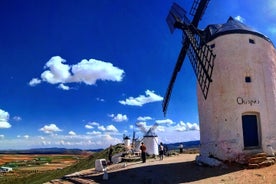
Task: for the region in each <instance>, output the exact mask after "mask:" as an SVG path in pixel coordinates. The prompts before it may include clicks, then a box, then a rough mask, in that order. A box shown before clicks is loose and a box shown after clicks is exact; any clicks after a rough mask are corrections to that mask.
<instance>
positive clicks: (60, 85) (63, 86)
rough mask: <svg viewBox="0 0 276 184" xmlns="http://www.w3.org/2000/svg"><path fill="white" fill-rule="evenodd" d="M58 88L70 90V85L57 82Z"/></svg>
mask: <svg viewBox="0 0 276 184" xmlns="http://www.w3.org/2000/svg"><path fill="white" fill-rule="evenodd" d="M58 88H59V89H62V90H64V91H68V90H70V87H69V86H66V85H64V84H59V85H58Z"/></svg>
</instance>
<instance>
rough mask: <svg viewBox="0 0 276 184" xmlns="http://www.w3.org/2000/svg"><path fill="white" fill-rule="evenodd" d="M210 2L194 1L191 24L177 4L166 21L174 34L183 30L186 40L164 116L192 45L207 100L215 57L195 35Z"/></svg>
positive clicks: (165, 101)
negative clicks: (178, 30)
mask: <svg viewBox="0 0 276 184" xmlns="http://www.w3.org/2000/svg"><path fill="white" fill-rule="evenodd" d="M209 1H210V0H201V1H199V0H195V1H194V4H193V6H192V10H191V12H192V13H191V14H192V15H194V18H193V20H192V22H191V23H190V22H189V19H188V18H187V17H186V11H185V10H184V9H183V8H181V7H180V6H179V5H177V4H176V3H174V4H173V5H172V7H171V10H170V12H169V15H168V17H167V19H166V20H167V23H168V25H169V28H170V31H171V32H173V31H174V29H175V28H179V29H182V30H183V32H184V34H185V38H184V40H183V46H182V49H181V51H180V54H179V56H178V59H177V62H176V65H175V67H174V71H173V74H172V77H171V80H170V83H169V86H168V88H167V91H166V95H165V97H164V100H163V104H162V106H163V112H164V115H165V114H166V112H167V108H168V104H169V100H170V97H171V93H172V89H173V85H174V82H175V80H176V77H177V74H178V72H179V71H180V69H181V67H182V64H183V62H184V59H185V56H186V54H187V50H188V49H189V47H190V44H191V46H192V49H193V50H192V51H189V53H190V54H189V55H190V59H191V58H192V59H191V63H192V65H193V68H194V71H195V73H196V76H197V79H198V81H199V84H200V87H201V89H202V91H203V95H204V98H207V94H208V89H209V85H210V82H211V81H212V80H211V75H212V69H213V60H214V59H213V58H214V55H213V54H212V52H210V51H211V49H210V48H209V46H207V45H204V46H203V47H201V46H200V44H201V41H200V40H198V39H197V38H194V34H197V33H196V30H197V29H196V27H197V26H198V23H199V20H200V19H201V18H202V16H203V14H204V12H205V9H206V7H207V5H208V3H209ZM197 35H199V34H197ZM199 38H200V37H199ZM202 48H204V49H206V48H207V49H206V50H203V51H202V50H201V49H202ZM189 50H190V49H189ZM209 55H212V56H211V58H209ZM206 58H209V59H206ZM201 59H203V61H201ZM209 60H211V61H209ZM206 61H207V62H206ZM209 63H211V64H209ZM206 79H207V80H206Z"/></svg>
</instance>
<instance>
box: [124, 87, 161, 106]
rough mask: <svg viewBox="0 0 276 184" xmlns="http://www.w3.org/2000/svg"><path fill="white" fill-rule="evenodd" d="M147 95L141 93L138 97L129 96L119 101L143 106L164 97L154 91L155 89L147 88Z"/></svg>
mask: <svg viewBox="0 0 276 184" xmlns="http://www.w3.org/2000/svg"><path fill="white" fill-rule="evenodd" d="M145 93H146V96H144V95H140V96H138V97H135V98H134V97H129V98H127V99H125V100H120V101H119V103H120V104H123V105H131V106H143V105H144V104H147V103H151V102H158V101H162V100H163V97H161V96H159V95H157V94H155V93H154V91H150V90H146V91H145Z"/></svg>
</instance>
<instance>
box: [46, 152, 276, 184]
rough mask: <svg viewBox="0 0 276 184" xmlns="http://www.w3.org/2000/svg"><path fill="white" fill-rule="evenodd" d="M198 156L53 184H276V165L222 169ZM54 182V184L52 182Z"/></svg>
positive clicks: (136, 164)
mask: <svg viewBox="0 0 276 184" xmlns="http://www.w3.org/2000/svg"><path fill="white" fill-rule="evenodd" d="M195 156H196V155H195V154H181V155H178V156H172V157H165V158H164V160H162V161H160V160H158V159H150V160H147V162H146V163H141V162H133V163H127V165H126V166H125V164H124V163H120V164H114V165H112V166H109V168H108V178H109V179H108V180H103V173H97V172H96V171H95V170H94V169H90V170H85V171H81V172H78V173H74V174H72V175H70V177H67V179H66V180H55V181H52V182H51V183H62V184H71V183H80V184H84V183H87V184H88V183H91V184H93V183H132V184H136V183H137V184H143V183H145V184H148V183H149V184H160V183H161V184H163V183H164V184H166V183H168V184H171V183H202V184H213V183H221V184H222V183H223V184H247V183H253V184H255V183H256V184H258V183H260V184H263V183H266V184H269V183H270V184H276V165H273V166H270V167H266V168H262V169H244V168H243V167H238V166H224V167H219V168H211V167H200V166H198V165H196V163H195V162H194V160H195ZM49 183H50V182H49Z"/></svg>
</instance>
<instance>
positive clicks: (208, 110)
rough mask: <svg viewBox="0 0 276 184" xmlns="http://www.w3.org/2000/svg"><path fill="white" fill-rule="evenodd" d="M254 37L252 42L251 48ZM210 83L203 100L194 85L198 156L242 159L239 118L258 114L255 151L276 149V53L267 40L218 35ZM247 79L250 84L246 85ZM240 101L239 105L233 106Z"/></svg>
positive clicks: (242, 150)
mask: <svg viewBox="0 0 276 184" xmlns="http://www.w3.org/2000/svg"><path fill="white" fill-rule="evenodd" d="M249 39H253V40H254V41H255V44H250V43H249ZM211 44H215V48H214V49H213V50H214V53H215V54H216V59H215V64H214V70H213V76H212V79H213V82H212V83H211V85H210V88H209V94H208V97H207V100H205V99H204V98H203V95H202V93H201V90H200V88H199V87H198V110H199V119H200V139H201V154H202V155H205V156H209V155H213V156H215V157H217V158H220V159H222V160H236V161H239V160H243V158H244V156H245V154H246V153H248V152H250V151H247V150H244V144H243V130H242V119H241V118H242V114H243V113H245V112H247V113H249V112H253V113H256V112H258V113H259V114H260V133H259V134H260V141H261V145H262V146H261V148H260V150H251V151H262V150H263V151H266V149H267V145H272V146H273V148H274V149H276V137H275V136H276V112H275V110H276V106H275V104H276V53H275V49H274V47H273V46H272V44H271V43H270V42H268V41H267V40H265V39H263V38H260V37H258V36H255V35H251V34H228V35H223V36H219V37H217V38H216V39H215V40H213V41H211V42H210V43H209V45H211ZM245 76H250V77H251V81H252V82H251V83H246V82H245ZM237 98H239V102H241V99H243V100H244V102H253V103H247V104H245V103H243V104H238V102H237Z"/></svg>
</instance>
